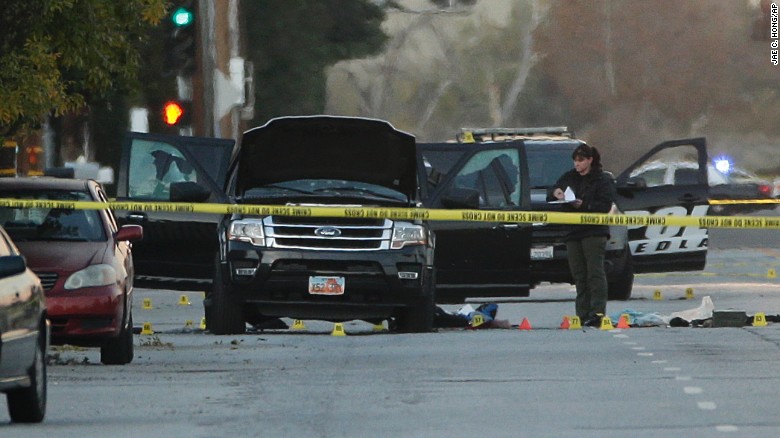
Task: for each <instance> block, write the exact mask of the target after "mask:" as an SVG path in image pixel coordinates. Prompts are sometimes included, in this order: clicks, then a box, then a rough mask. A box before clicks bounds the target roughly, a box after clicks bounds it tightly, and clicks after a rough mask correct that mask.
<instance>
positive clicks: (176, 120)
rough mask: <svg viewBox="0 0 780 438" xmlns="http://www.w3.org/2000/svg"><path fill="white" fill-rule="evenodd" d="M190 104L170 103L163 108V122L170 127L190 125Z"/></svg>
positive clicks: (182, 102)
mask: <svg viewBox="0 0 780 438" xmlns="http://www.w3.org/2000/svg"><path fill="white" fill-rule="evenodd" d="M191 107H192V106H191V104H190V102H184V101H168V102H165V104H164V105H163V107H162V120H163V123H165V124H166V125H168V126H178V127H183V126H187V125H189V124H190V115H191V114H190V113H191Z"/></svg>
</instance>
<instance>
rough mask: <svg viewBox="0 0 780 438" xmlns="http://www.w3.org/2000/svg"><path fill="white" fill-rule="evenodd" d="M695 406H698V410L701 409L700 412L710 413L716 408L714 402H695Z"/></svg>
mask: <svg viewBox="0 0 780 438" xmlns="http://www.w3.org/2000/svg"><path fill="white" fill-rule="evenodd" d="M696 404H697V405H698V406H699V409H701V410H702V411H712V410H715V409H716V408H717V407H718V406H717V405H716V404H715V402H711V401H700V402H696Z"/></svg>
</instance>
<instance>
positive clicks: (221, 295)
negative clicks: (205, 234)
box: [203, 263, 246, 335]
mask: <svg viewBox="0 0 780 438" xmlns="http://www.w3.org/2000/svg"><path fill="white" fill-rule="evenodd" d="M230 292H231V291H230V286H229V285H227V284H225V281H224V280H223V278H222V268H221V266H220V265H219V263H217V264H216V266H215V267H214V282H213V284H212V289H211V293H209V298H208V299H207V300H206V301H204V303H203V305H204V311H205V314H206V329H207V330H208V331H210V332H211V333H212V334H215V335H242V334H244V333H246V322H245V321H244V314H243V312H242V311H241V306H240V305H239V303H238V301H237V300H236V299H235V297H234V296H232V294H231V293H230Z"/></svg>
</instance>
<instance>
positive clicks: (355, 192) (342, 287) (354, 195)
mask: <svg viewBox="0 0 780 438" xmlns="http://www.w3.org/2000/svg"><path fill="white" fill-rule="evenodd" d="M215 145H217V143H209V142H208V141H206V140H205V139H192V138H190V139H187V138H162V137H155V136H147V135H139V134H133V135H132V136H131V137H130V141H129V143H128V144H127V145H126V146H127V147H126V153H125V157H124V162H125V165H124V166H123V170H124V172H123V173H122V174H121V175H120V184H119V186H118V192H119V199H123V198H128V199H134V200H144V199H146V200H166V201H167V200H171V201H180V202H181V201H184V202H203V201H206V200H209V199H212V200H214V201H220V200H225V199H226V200H227V201H228V202H231V203H237V204H242V205H244V204H250V205H251V204H259V205H271V206H278V207H274V209H273V210H272V211H268V212H267V214H262V213H263V212H260V213H261V214H259V215H246V214H239V213H236V214H232V215H226V216H223V217H214V216H212V217H211V222H209V218H208V216H207V215H198V217H200V219H196V217H195V216H192V217H189V218H185V217H180V218H179V219H178V220H174V221H173V222H169V221H166V220H165V219H166V218H164V217H162V216H159V215H158V214H157V213H141V212H127V213H126V214H125V215H124V217H125V218H126V219H127V220H128V221H131V220H135V221H139V222H141V223H143V224H144V226H145V228H147V229H148V231H149V232H148V234H147V235H150V234H151V235H153V236H157V237H163V238H164V239H165V240H169V241H170V240H172V239H176V240H177V241H178V243H176V244H174V246H175V245H178V244H181V245H182V246H183V247H184V248H185V249H186V250H189V253H188V254H182V256H183V257H182V258H180V259H176V258H172V256H173V257H175V255H174V254H173V253H172V252H177V253H180V254H181V248H179V249H172V250H168V249H166V248H165V247H164V246H163V245H160V242H159V240H161V239H157V242H155V241H152V242H148V241H147V240H144V241H143V242H141V243H139V248H138V253H139V254H141V256H139V257H142V256H143V255H147V256H151V257H153V258H154V259H155V260H158V263H167V264H168V269H167V272H166V270H165V268H163V267H161V266H159V265H158V266H150V265H144V264H143V263H140V264H139V269H138V272H139V274H140V276H139V278H138V280H139V284H141V283H142V282H143V279H145V280H148V281H149V284H154V283H157V284H166V278H168V279H170V278H171V277H177V276H178V277H180V278H182V277H185V275H184V274H187V273H190V274H195V275H190V276H189V277H190V278H188V279H186V280H187V281H186V282H185V283H177V282H176V281H169V282H167V285H168V286H169V287H170V286H173V287H177V286H181V287H182V288H184V287H191V285H192V284H197V283H199V282H201V283H202V284H205V282H204V281H203V280H212V281H209V283H210V287H206V288H205V289H207V297H206V299H205V301H204V306H205V311H206V325H207V328H208V329H209V330H210V331H211V332H212V333H215V334H239V333H243V332H244V331H245V329H246V323H247V322H248V323H251V324H256V323H260V322H261V321H263V320H264V319H265V318H268V317H291V318H296V319H321V320H329V321H345V320H351V319H363V320H368V321H379V320H384V319H391V320H392V321H393V323H394V327H396V328H397V329H398V330H399V331H404V332H426V331H430V330H431V329H432V325H433V310H434V304H435V295H434V293H435V288H434V281H435V279H434V274H433V272H434V271H433V252H434V251H433V237H432V236H431V235H430V232H429V228H428V226H427V224H426V223H425V222H423V221H419V220H415V221H404V220H391V219H386V218H376V219H373V218H364V217H349V218H327V217H315V216H314V215H312V216H301V217H298V216H290V215H285V212H289V211H293V210H295V211H299V212H300V211H310V209H312V208H314V209H316V207H322V206H327V207H341V208H345V209H348V208H351V207H365V206H369V207H395V208H410V207H415V206H419V204H418V184H417V173H416V170H417V165H416V155H415V139H414V137H412V136H411V135H409V134H406V133H404V132H401V131H398V130H396V129H394V128H393V127H392V126H391V125H390V124H389V123H387V122H384V121H380V120H371V119H362V118H351V117H334V116H312V117H284V118H278V119H274V120H271V121H269V122H268V123H267V124H265V125H263V126H262V127H259V128H255V129H252V130H250V131H248V132H246V133H244V136H243V139H242V141H241V144H240V147H237V148H235V150H233V148H232V147H230V148H229V149H230V150H231V152H230V153H231V157H232V158H231V159H230V160H229V162H227V164H228V166H226V171H222V170H220V169H218V166H216V165H215V163H226V161H225V160H224V157H225V156H226V154H224V152H223V153H222V154H219V153H217V152H218V150H219V146H215ZM226 149H228V148H226ZM146 161H149V162H150V163H152V164H153V165H152V166H148V167H144V164H143V163H144V162H146ZM144 169H149V175H148V176H149V177H151V178H147V179H148V180H150V181H147V179H144V178H143V177H142V176H143V175H142V174H143V172H144ZM172 173H175V175H172ZM152 174H153V175H152ZM215 176H222V177H224V178H225V179H226V186H225V190H224V193H222V194H220V193H215V190H214V188H215V187H219V186H220V184H222V181H219V180H218V179H217V178H216V177H215ZM128 195H130V196H128ZM167 219H170V217H169V218H167ZM193 219H195V220H193ZM174 222H175V224H174ZM183 222H188V223H183ZM209 224H211V225H210V226H211V227H212V232H213V233H214V234H213V235H214V236H215V239H216V242H215V241H214V240H212V239H198V236H197V235H195V234H193V235H191V236H185V234H186V233H187V232H188V231H196V230H201V229H202V230H205V229H206V227H207V226H209ZM215 224H216V228H213V227H215ZM165 227H169V228H167V230H166V228H165ZM173 227H176V228H175V229H174V228H173ZM163 234H165V235H164V236H163ZM146 243H149V246H150V247H152V248H154V249H153V250H151V251H150V248H143V246H144V244H146ZM198 245H199V247H198V248H194V247H195V246H198ZM212 245H213V246H212ZM209 250H210V254H211V260H210V261H209V262H207V261H206V259H207V257H208V256H207V254H208V253H209ZM155 252H156V253H155ZM185 262H186V264H187V265H188V266H186V267H185V266H183V265H184V264H185ZM195 262H198V263H200V269H201V270H202V271H201V272H198V267H197V265H196V263H195ZM177 263H178V264H179V265H180V266H179V267H177V266H175V265H176V264H177ZM208 263H210V264H211V266H206V265H207V264H208ZM143 267H148V268H150V269H148V271H146V272H144V271H142V268H143ZM162 273H166V274H167V277H166V276H164V275H153V274H162ZM150 274H152V275H150ZM204 274H206V275H211V277H212V278H208V279H207V278H204V277H205V275H204ZM177 280H178V279H177Z"/></svg>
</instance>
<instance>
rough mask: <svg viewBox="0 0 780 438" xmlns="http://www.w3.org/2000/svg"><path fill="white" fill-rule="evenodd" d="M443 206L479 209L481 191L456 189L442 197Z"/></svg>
mask: <svg viewBox="0 0 780 438" xmlns="http://www.w3.org/2000/svg"><path fill="white" fill-rule="evenodd" d="M441 205H442V206H444V207H445V208H467V209H477V208H479V191H477V190H474V189H463V188H454V189H450V190H449V191H448V192H447V193H446V194H444V196H442V197H441Z"/></svg>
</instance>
